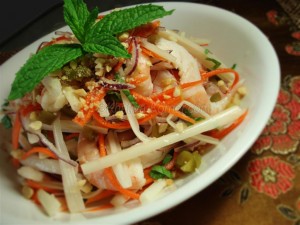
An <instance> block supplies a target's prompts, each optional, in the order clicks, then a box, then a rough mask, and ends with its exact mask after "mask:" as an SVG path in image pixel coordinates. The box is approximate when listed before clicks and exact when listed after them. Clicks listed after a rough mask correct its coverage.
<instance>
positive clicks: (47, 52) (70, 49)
mask: <svg viewBox="0 0 300 225" xmlns="http://www.w3.org/2000/svg"><path fill="white" fill-rule="evenodd" d="M82 55H83V50H82V48H81V45H78V44H57V45H51V46H48V47H45V48H43V49H42V50H40V51H39V52H38V53H37V54H35V55H33V56H32V57H30V58H29V59H28V60H27V62H26V63H25V64H24V65H23V67H22V68H21V69H20V70H19V71H18V72H17V74H16V78H15V80H14V82H13V84H12V88H11V91H10V94H9V96H8V100H14V99H17V98H21V97H23V96H24V95H25V94H26V93H28V92H30V91H32V90H33V89H34V88H35V86H36V85H37V84H39V83H40V82H41V80H42V79H43V78H44V77H45V76H47V75H48V74H49V73H51V72H53V71H55V70H58V69H60V68H61V67H62V66H63V65H65V64H66V63H68V62H70V61H71V60H74V59H76V58H78V57H79V56H82Z"/></svg>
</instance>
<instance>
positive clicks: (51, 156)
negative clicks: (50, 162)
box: [22, 147, 58, 160]
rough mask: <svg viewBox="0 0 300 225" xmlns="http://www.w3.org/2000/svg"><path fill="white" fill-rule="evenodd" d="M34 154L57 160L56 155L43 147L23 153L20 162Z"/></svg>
mask: <svg viewBox="0 0 300 225" xmlns="http://www.w3.org/2000/svg"><path fill="white" fill-rule="evenodd" d="M35 153H43V154H45V155H47V156H49V157H50V158H53V159H58V157H57V155H55V154H54V153H53V152H52V151H51V150H50V149H48V148H45V147H33V148H32V149H30V150H28V151H27V152H25V153H24V155H23V156H22V160H25V159H27V158H28V157H29V156H30V155H32V154H35Z"/></svg>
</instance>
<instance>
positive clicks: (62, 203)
mask: <svg viewBox="0 0 300 225" xmlns="http://www.w3.org/2000/svg"><path fill="white" fill-rule="evenodd" d="M55 197H56V199H57V200H58V201H59V202H60V210H61V211H62V212H67V211H68V205H67V200H66V198H65V197H63V196H59V197H57V196H55Z"/></svg>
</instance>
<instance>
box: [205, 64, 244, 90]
mask: <svg viewBox="0 0 300 225" xmlns="http://www.w3.org/2000/svg"><path fill="white" fill-rule="evenodd" d="M221 73H233V74H234V81H233V83H232V85H231V87H230V90H231V89H232V88H233V87H234V86H235V85H236V84H237V83H238V82H239V80H240V76H239V74H238V72H237V71H235V70H234V69H230V68H223V69H216V70H213V71H210V72H206V73H203V74H202V78H203V79H204V80H206V79H208V78H209V77H212V76H215V75H218V74H221Z"/></svg>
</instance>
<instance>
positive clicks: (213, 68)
mask: <svg viewBox="0 0 300 225" xmlns="http://www.w3.org/2000/svg"><path fill="white" fill-rule="evenodd" d="M206 60H207V61H211V62H213V63H214V64H215V65H214V66H213V67H212V68H211V69H212V70H215V69H218V68H219V67H220V66H221V63H220V62H219V61H218V60H216V59H213V58H208V57H207V58H206Z"/></svg>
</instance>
